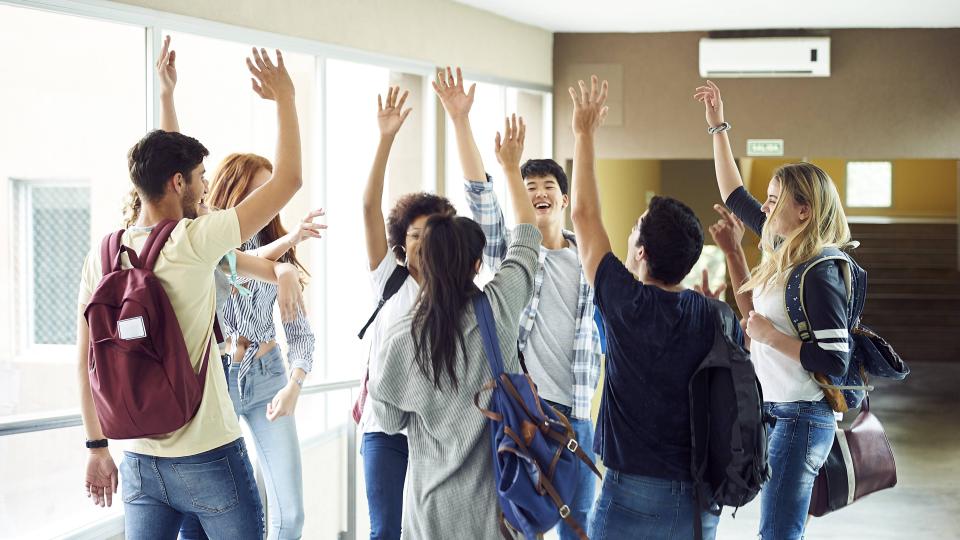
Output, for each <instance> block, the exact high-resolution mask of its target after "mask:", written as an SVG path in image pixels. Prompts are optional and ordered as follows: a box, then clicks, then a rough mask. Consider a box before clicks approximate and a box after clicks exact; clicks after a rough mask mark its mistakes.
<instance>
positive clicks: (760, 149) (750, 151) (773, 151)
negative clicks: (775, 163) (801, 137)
mask: <svg viewBox="0 0 960 540" xmlns="http://www.w3.org/2000/svg"><path fill="white" fill-rule="evenodd" d="M747 155H748V156H782V155H783V139H747Z"/></svg>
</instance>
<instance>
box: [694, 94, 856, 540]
mask: <svg viewBox="0 0 960 540" xmlns="http://www.w3.org/2000/svg"><path fill="white" fill-rule="evenodd" d="M694 97H695V99H697V100H698V101H700V102H701V103H703V104H704V105H705V108H706V119H707V124H708V126H709V129H708V132H709V133H710V134H711V135H712V137H713V154H714V163H715V167H716V172H717V183H718V185H719V187H720V194H721V195H722V197H723V200H724V201H725V202H726V205H727V206H728V207H729V208H730V209H731V210H732V211H733V212H734V214H736V215H737V217H739V218H740V219H741V220H742V221H743V223H744V225H746V226H747V227H748V228H749V229H751V230H753V231H754V232H755V233H757V234H759V235H760V237H761V241H760V247H761V249H762V251H763V259H762V261H761V263H760V264H759V265H758V266H757V267H756V268H755V269H754V270H753V272H752V274H751V275H750V276H749V279H748V280H747V281H746V283H744V285H743V286H742V287H741V289H740V292H752V295H753V298H752V299H753V306H754V307H753V310H752V311H750V312H749V316H748V317H747V325H746V330H747V335H749V337H750V339H751V348H750V354H751V357H752V360H753V363H754V366H755V368H756V371H757V377H758V378H759V379H760V384H761V385H762V387H763V397H764V400H765V402H764V409H765V410H766V411H767V412H768V413H770V414H771V415H773V416H774V417H776V419H777V423H776V426H775V427H774V428H772V429H770V430H769V431H768V440H769V451H770V467H771V470H772V471H771V472H772V474H771V478H770V481H769V482H768V483H767V484H766V485H765V486H764V488H763V491H762V493H761V496H760V506H761V518H760V537H761V538H762V539H764V540H772V539H776V540H791V539H799V538H802V537H803V530H804V522H805V520H806V516H807V510H808V507H809V505H810V494H811V490H812V488H813V481H814V479H815V478H816V476H817V472H818V471H819V470H820V467H821V466H822V465H823V462H824V461H825V460H826V458H827V454H828V453H829V452H830V447H831V444H832V441H833V436H834V430H835V429H836V420H835V418H834V414H833V410H832V409H831V407H830V405H829V404H828V403H827V401H826V400H825V397H824V393H823V391H822V389H821V388H820V386H819V385H818V384H817V382H816V381H815V380H814V378H813V376H812V374H813V373H814V372H818V373H825V374H828V375H843V374H844V373H846V370H847V366H848V365H849V361H850V335H849V332H848V328H847V292H846V286H845V283H844V279H843V274H842V269H841V268H840V267H839V265H838V264H839V263H837V264H835V263H834V261H828V262H825V263H822V264H818V265H816V266H814V267H813V269H812V270H810V272H809V273H808V274H807V275H806V277H805V282H804V298H803V303H804V307H805V311H806V313H807V317H808V318H809V321H810V325H811V334H812V335H813V339H812V340H811V341H808V342H803V341H801V340H800V338H799V337H798V336H797V334H796V331H795V330H794V327H793V324H791V322H790V319H789V318H788V317H787V312H786V304H785V302H784V298H785V294H786V290H785V287H786V285H785V282H786V281H787V278H788V277H789V276H790V272H791V270H792V269H793V268H794V267H796V266H797V265H799V264H802V263H804V262H805V261H807V260H810V259H812V258H814V257H817V256H818V255H819V254H820V252H821V251H823V250H824V248H828V247H835V248H840V249H847V248H849V247H850V246H851V241H850V228H849V226H848V225H847V219H846V216H845V215H844V212H843V208H842V206H841V204H840V196H839V194H838V193H837V189H836V186H834V184H833V181H832V180H831V179H830V177H829V176H828V175H827V173H825V172H824V171H823V170H822V169H820V168H819V167H817V166H815V165H812V164H810V163H795V164H789V165H784V166H782V167H780V168H779V169H777V170H776V171H775V172H774V174H773V177H772V178H771V179H770V183H769V185H768V186H767V198H766V200H765V201H764V202H763V203H762V204H761V203H760V202H759V201H757V200H756V199H754V198H753V197H752V196H751V195H750V194H749V193H748V192H747V191H746V189H745V188H744V186H743V180H742V179H741V178H740V172H739V171H738V170H737V166H736V163H735V162H734V159H733V152H732V150H731V149H730V140H729V139H728V137H727V133H726V132H727V130H729V129H730V124H727V123H726V122H725V121H724V118H723V102H722V101H721V98H720V89H719V88H718V87H717V85H715V84H714V83H712V82H710V81H707V84H706V86H701V87H698V88H697V91H696V94H695V96H694Z"/></svg>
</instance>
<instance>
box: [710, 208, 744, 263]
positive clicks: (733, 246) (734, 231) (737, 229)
mask: <svg viewBox="0 0 960 540" xmlns="http://www.w3.org/2000/svg"><path fill="white" fill-rule="evenodd" d="M713 209H714V210H716V211H717V213H718V214H720V220H719V221H717V222H716V223H714V224H713V225H711V226H710V228H709V230H710V236H712V237H713V241H714V243H716V244H717V247H719V248H720V249H721V250H722V251H723V252H724V253H734V252H736V251H739V250H740V249H742V248H741V247H740V243H741V242H742V241H743V232H744V226H743V222H742V221H740V219H739V218H737V216H735V215H733V213H731V212H730V211H729V210H727V209H726V207H724V206H723V205H721V204H715V205H713Z"/></svg>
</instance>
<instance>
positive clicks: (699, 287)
mask: <svg viewBox="0 0 960 540" xmlns="http://www.w3.org/2000/svg"><path fill="white" fill-rule="evenodd" d="M693 290H695V291H697V292H698V293H700V294H702V295H704V296H706V297H708V298H713V299H714V300H720V295H721V294H723V291H725V290H727V284H726V283H721V284H720V286H719V287H717V288H716V289H711V288H710V273H709V272H707V269H706V268H704V269H703V272H701V273H700V283H698V284H696V285H694V286H693Z"/></svg>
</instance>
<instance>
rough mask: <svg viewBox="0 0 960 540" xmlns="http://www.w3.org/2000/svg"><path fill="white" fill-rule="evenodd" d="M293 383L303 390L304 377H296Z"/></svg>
mask: <svg viewBox="0 0 960 540" xmlns="http://www.w3.org/2000/svg"><path fill="white" fill-rule="evenodd" d="M293 382H295V383H297V386H299V387H300V388H303V377H294V378H293Z"/></svg>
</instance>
